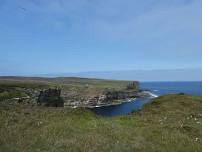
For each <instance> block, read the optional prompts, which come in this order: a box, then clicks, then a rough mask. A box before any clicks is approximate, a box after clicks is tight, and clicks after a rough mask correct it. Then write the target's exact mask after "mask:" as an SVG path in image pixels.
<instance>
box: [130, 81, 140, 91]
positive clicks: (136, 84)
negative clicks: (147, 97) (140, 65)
mask: <svg viewBox="0 0 202 152" xmlns="http://www.w3.org/2000/svg"><path fill="white" fill-rule="evenodd" d="M127 90H139V82H137V81H133V82H131V83H129V84H128V86H127Z"/></svg>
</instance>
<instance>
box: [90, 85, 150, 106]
mask: <svg viewBox="0 0 202 152" xmlns="http://www.w3.org/2000/svg"><path fill="white" fill-rule="evenodd" d="M145 95H146V94H144V93H142V92H140V91H139V83H138V82H131V83H130V84H128V86H127V87H126V88H125V89H123V90H105V91H104V92H103V93H102V94H101V95H100V96H96V97H93V98H91V99H90V100H89V103H90V104H91V105H100V104H105V103H110V102H112V101H113V100H125V99H131V98H139V97H142V96H145Z"/></svg>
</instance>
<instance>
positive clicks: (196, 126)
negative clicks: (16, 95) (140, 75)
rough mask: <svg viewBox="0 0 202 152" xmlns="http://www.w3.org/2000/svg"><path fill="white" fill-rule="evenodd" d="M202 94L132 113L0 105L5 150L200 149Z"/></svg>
mask: <svg viewBox="0 0 202 152" xmlns="http://www.w3.org/2000/svg"><path fill="white" fill-rule="evenodd" d="M201 109H202V97H193V96H189V95H167V96H163V97H159V98H157V99H155V100H154V101H153V102H152V103H151V104H148V105H146V106H145V107H144V108H143V109H142V110H140V111H138V112H134V113H132V114H130V115H128V116H121V117H113V118H102V117H97V116H96V115H94V114H93V113H91V112H89V111H86V110H85V109H69V108H39V107H29V106H6V105H4V106H1V107H0V151H12V152H13V151H26V152H29V151H75V152H79V151H88V152H89V151H95V152H99V151H114V152H119V151H120V152H123V151H129V152H130V151H146V152H156V151H163V152H176V151H179V152H192V151H193V152H200V151H201V149H202V124H201V123H202V110H201Z"/></svg>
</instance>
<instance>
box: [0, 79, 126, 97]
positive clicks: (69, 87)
mask: <svg viewBox="0 0 202 152" xmlns="http://www.w3.org/2000/svg"><path fill="white" fill-rule="evenodd" d="M128 83H129V81H114V80H101V79H87V78H71V77H69V78H63V77H59V78H38V77H0V99H1V97H2V98H3V97H5V98H9V97H11V98H13V97H18V96H23V95H24V93H23V92H22V88H28V89H29V88H31V89H34V90H37V89H38V90H39V89H43V88H48V87H60V88H62V91H63V92H62V93H63V95H64V96H68V97H70V98H74V97H79V98H83V99H84V100H86V99H88V98H89V97H94V96H96V95H98V94H100V93H101V92H102V91H103V90H104V89H106V88H112V89H122V88H125V87H126V86H127V85H128ZM5 92H6V94H5ZM15 92H16V93H15ZM21 93H22V95H21Z"/></svg>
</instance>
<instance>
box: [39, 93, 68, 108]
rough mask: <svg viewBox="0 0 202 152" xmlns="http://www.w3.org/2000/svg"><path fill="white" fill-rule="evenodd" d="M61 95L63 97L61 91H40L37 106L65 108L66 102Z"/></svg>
mask: <svg viewBox="0 0 202 152" xmlns="http://www.w3.org/2000/svg"><path fill="white" fill-rule="evenodd" d="M60 95H61V90H60V89H48V90H44V91H40V94H39V96H38V100H37V104H38V105H40V106H49V107H63V106H64V101H63V99H62V98H61V97H60Z"/></svg>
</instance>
